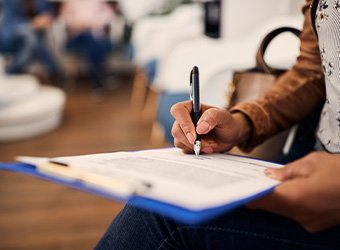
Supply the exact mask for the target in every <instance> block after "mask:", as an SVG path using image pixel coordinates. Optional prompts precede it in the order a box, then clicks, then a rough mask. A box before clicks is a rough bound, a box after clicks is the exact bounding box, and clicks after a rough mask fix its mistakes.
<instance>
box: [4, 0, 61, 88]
mask: <svg viewBox="0 0 340 250" xmlns="http://www.w3.org/2000/svg"><path fill="white" fill-rule="evenodd" d="M0 5H1V6H2V11H3V14H2V15H3V17H2V21H1V25H0V44H1V51H2V52H4V53H8V54H11V55H13V59H12V60H11V62H10V64H9V65H8V66H7V68H6V72H7V73H9V74H18V73H23V72H25V70H26V67H27V66H28V64H29V63H30V62H31V60H32V59H36V58H37V59H39V60H40V61H41V62H42V64H43V65H44V66H45V67H46V68H47V71H48V73H49V76H50V77H51V79H52V80H53V79H54V80H56V79H61V78H62V76H63V71H62V69H61V67H60V65H59V63H58V62H57V61H56V59H55V57H54V56H53V54H52V53H51V51H50V49H49V48H48V45H47V41H46V31H47V30H48V29H49V27H50V25H51V23H52V19H53V13H52V9H51V6H50V4H49V2H48V1H47V0H0ZM58 84H59V85H60V82H58Z"/></svg>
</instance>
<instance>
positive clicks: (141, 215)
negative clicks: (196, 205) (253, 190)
mask: <svg viewBox="0 0 340 250" xmlns="http://www.w3.org/2000/svg"><path fill="white" fill-rule="evenodd" d="M339 235H340V227H339V226H338V227H334V228H332V229H329V230H326V231H323V232H320V233H308V232H306V231H305V230H303V228H302V227H301V226H300V225H299V224H297V223H296V222H294V221H292V220H289V219H286V218H284V217H281V216H278V215H274V214H271V213H267V212H264V211H259V210H248V209H246V208H241V209H238V210H235V211H234V212H231V213H227V214H225V215H223V216H221V217H219V218H216V219H215V220H212V221H209V222H207V223H205V224H202V225H185V224H180V223H176V222H174V221H172V220H168V219H166V218H163V217H161V216H158V215H155V214H153V213H150V212H147V211H144V210H141V209H138V208H134V207H132V206H129V205H127V206H126V207H125V208H124V209H123V210H122V211H121V213H120V214H119V215H118V216H117V218H116V219H115V220H114V221H113V222H112V224H111V225H110V227H109V228H108V230H107V232H106V233H105V235H104V236H103V238H102V239H101V241H100V242H99V243H98V245H97V247H96V249H97V250H101V249H107V250H108V249H115V250H120V249H122V250H123V249H124V250H130V249H138V250H144V249H145V250H153V249H195V250H199V249H215V250H216V249H238V250H241V249H268V250H274V249H275V250H281V249H282V250H287V249H299V250H303V249H305V250H307V249H308V250H313V249H320V250H321V249H340V237H339Z"/></svg>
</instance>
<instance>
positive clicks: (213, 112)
mask: <svg viewBox="0 0 340 250" xmlns="http://www.w3.org/2000/svg"><path fill="white" fill-rule="evenodd" d="M228 114H229V112H228V111H226V110H224V109H219V108H209V109H207V110H206V111H205V112H204V113H203V114H202V116H201V118H200V119H199V121H198V123H197V127H196V132H197V133H198V134H201V135H204V134H207V133H209V132H210V131H211V130H213V129H214V128H215V127H218V126H221V125H223V126H225V125H226V124H227V123H228V118H229V117H231V115H230V114H229V116H228Z"/></svg>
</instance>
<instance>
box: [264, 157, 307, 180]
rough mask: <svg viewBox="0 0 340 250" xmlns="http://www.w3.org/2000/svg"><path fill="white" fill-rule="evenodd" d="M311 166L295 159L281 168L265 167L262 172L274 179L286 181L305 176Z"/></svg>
mask: <svg viewBox="0 0 340 250" xmlns="http://www.w3.org/2000/svg"><path fill="white" fill-rule="evenodd" d="M311 170H312V168H310V167H309V166H308V165H306V164H304V162H301V161H295V162H293V163H291V164H288V165H287V166H285V167H282V168H267V169H265V171H264V173H265V174H266V175H267V176H268V177H270V178H272V179H276V180H280V181H286V180H291V179H294V178H301V177H307V176H308V175H309V174H310V172H311Z"/></svg>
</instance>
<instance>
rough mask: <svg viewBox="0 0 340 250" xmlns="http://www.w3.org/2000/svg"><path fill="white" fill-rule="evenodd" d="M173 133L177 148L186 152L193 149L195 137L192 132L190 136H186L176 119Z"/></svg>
mask: <svg viewBox="0 0 340 250" xmlns="http://www.w3.org/2000/svg"><path fill="white" fill-rule="evenodd" d="M171 133H172V136H173V137H174V145H175V146H176V147H177V148H180V149H182V150H183V151H184V152H186V153H189V152H192V151H193V143H194V142H195V138H194V137H193V135H191V134H190V133H189V135H188V136H186V135H185V134H184V132H183V130H182V129H181V127H180V125H179V123H178V122H177V121H175V123H174V125H173V126H172V130H171ZM188 137H189V138H188ZM191 137H192V138H191Z"/></svg>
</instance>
